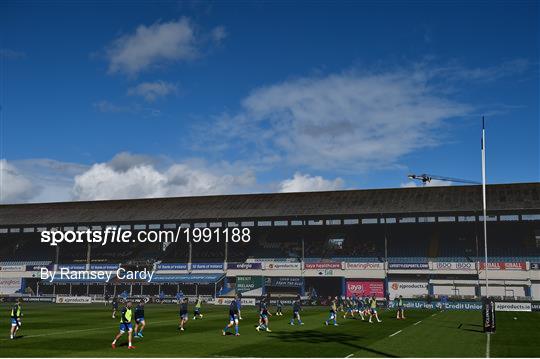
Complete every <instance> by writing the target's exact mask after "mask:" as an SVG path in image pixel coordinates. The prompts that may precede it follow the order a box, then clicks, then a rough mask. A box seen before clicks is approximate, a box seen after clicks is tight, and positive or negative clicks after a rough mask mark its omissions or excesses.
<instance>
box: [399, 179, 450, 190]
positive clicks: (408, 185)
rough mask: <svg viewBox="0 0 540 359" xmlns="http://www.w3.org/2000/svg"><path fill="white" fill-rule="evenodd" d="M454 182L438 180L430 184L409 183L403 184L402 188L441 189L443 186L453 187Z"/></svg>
mask: <svg viewBox="0 0 540 359" xmlns="http://www.w3.org/2000/svg"><path fill="white" fill-rule="evenodd" d="M452 184H453V182H452V181H443V180H437V179H432V180H431V181H430V182H426V183H425V184H423V183H421V182H419V181H409V182H405V183H402V184H401V187H403V188H411V187H424V186H425V187H441V186H452Z"/></svg>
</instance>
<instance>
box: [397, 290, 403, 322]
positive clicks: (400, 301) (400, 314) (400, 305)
mask: <svg viewBox="0 0 540 359" xmlns="http://www.w3.org/2000/svg"><path fill="white" fill-rule="evenodd" d="M395 302H396V307H397V314H396V318H397V319H405V310H404V307H403V296H401V295H400V296H399V297H396V299H395Z"/></svg>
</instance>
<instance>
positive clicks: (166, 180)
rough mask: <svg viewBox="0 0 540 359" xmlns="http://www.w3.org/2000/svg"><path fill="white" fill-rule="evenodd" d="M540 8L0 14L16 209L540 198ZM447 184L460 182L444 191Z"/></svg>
mask: <svg viewBox="0 0 540 359" xmlns="http://www.w3.org/2000/svg"><path fill="white" fill-rule="evenodd" d="M539 20H540V9H539V5H538V3H537V2H535V1H511V2H510V1H508V2H504V1H500V2H475V1H472V2H471V1H467V2H465V1H463V2H461V1H458V2H423V1H414V2H409V3H407V2H403V1H396V2H392V1H383V2H374V1H373V2H372V1H359V2H340V3H334V2H324V1H317V2H294V3H288V2H278V1H276V2H239V1H236V2H221V1H219V2H218V1H216V2H211V1H185V2H172V1H158V2H153V3H149V2H142V1H138V2H124V1H113V2H105V1H102V2H98V1H96V2H91V1H85V2H78V3H77V2H75V3H68V2H64V1H57V2H54V1H51V2H37V1H32V2H13V1H11V2H10V1H7V2H2V3H1V4H0V105H1V112H0V116H1V127H0V130H1V134H0V142H1V144H0V158H1V162H0V184H1V190H0V200H1V201H2V202H4V203H15V202H43V201H63V200H89V199H90V200H91V199H112V198H141V197H162V196H182V195H205V194H218V193H219V194H227V193H257V192H277V191H311V190H332V189H349V188H355V189H356V188H358V189H363V188H381V187H400V186H412V185H414V184H413V183H411V182H409V180H408V179H407V177H406V176H407V174H408V173H423V172H427V173H434V174H438V175H442V176H448V177H456V178H464V179H471V180H479V179H480V132H481V116H482V115H484V116H486V124H487V136H488V137H487V141H486V142H487V160H488V163H487V164H488V170H487V174H488V181H489V183H507V182H530V181H538V180H539V162H540V158H539V137H540V132H539V131H540V130H539V115H540V113H539V96H540V91H539V83H540V81H539V71H538V70H539V47H540V34H539V26H538V24H539V23H540V21H539ZM434 184H435V185H441V184H442V185H446V184H452V183H446V182H436V183H434Z"/></svg>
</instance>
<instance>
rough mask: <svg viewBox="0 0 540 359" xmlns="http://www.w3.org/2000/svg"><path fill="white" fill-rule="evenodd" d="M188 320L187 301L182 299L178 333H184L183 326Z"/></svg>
mask: <svg viewBox="0 0 540 359" xmlns="http://www.w3.org/2000/svg"><path fill="white" fill-rule="evenodd" d="M188 319H189V313H188V299H187V298H184V299H183V300H182V303H180V325H178V329H180V331H182V332H183V331H184V324H186V323H187V321H188Z"/></svg>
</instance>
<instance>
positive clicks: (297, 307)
mask: <svg viewBox="0 0 540 359" xmlns="http://www.w3.org/2000/svg"><path fill="white" fill-rule="evenodd" d="M292 310H293V314H292V318H291V325H294V320H295V319H296V320H298V324H300V325H304V323H302V319H301V318H300V311H301V310H302V303H301V302H300V298H297V299H296V300H295V301H294V302H293V309H292Z"/></svg>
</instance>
